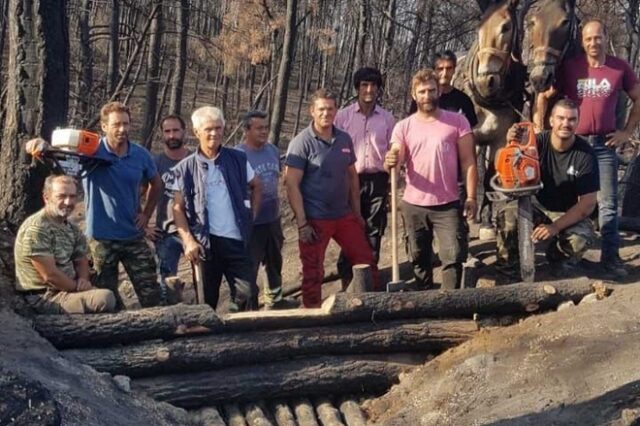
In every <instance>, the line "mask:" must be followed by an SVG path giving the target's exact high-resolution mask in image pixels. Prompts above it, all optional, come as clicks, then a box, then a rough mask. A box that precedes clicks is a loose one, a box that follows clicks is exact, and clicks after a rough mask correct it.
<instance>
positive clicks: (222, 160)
mask: <svg viewBox="0 0 640 426" xmlns="http://www.w3.org/2000/svg"><path fill="white" fill-rule="evenodd" d="M191 121H192V124H193V132H194V134H195V136H196V137H197V138H198V141H199V146H198V149H197V151H196V152H195V153H193V154H192V155H189V156H188V157H186V158H185V159H184V160H182V161H181V162H180V163H178V164H177V165H176V167H175V169H174V175H175V176H174V178H175V179H174V186H173V188H172V189H173V190H174V191H175V193H174V196H175V198H174V205H173V214H174V220H175V225H176V228H177V229H178V234H179V235H180V238H181V239H182V242H183V243H184V253H185V257H186V258H187V259H188V260H189V261H191V262H193V263H194V264H198V263H199V262H204V265H203V268H202V270H203V277H202V280H203V282H204V283H206V285H205V286H204V298H205V302H206V303H207V304H209V305H210V306H211V307H212V308H213V309H216V307H217V305H218V297H219V290H220V283H221V281H222V276H223V275H224V276H225V278H226V279H227V282H228V283H229V289H230V292H231V300H230V303H229V310H230V311H236V310H251V309H255V308H256V307H257V287H256V283H255V276H254V274H253V267H252V262H251V256H250V254H249V237H250V232H251V226H252V221H253V218H255V216H256V214H257V213H258V206H260V198H261V195H262V188H261V185H260V181H259V179H258V178H257V177H256V176H255V173H254V171H253V169H252V167H251V165H250V164H249V162H248V161H247V156H246V154H245V153H244V152H241V151H238V150H235V149H231V148H226V147H224V146H222V138H223V135H224V126H225V122H224V116H223V114H222V111H221V110H220V109H218V108H215V107H211V106H204V107H201V108H198V109H197V110H195V111H194V112H193V114H192V115H191ZM249 190H250V191H249Z"/></svg>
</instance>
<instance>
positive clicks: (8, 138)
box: [0, 0, 69, 227]
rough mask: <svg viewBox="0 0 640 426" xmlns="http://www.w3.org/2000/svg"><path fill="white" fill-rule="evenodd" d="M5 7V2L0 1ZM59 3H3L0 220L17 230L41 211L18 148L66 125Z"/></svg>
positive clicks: (38, 184)
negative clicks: (5, 18) (5, 9)
mask: <svg viewBox="0 0 640 426" xmlns="http://www.w3.org/2000/svg"><path fill="white" fill-rule="evenodd" d="M5 1H6V0H5ZM65 3H66V2H65V1H64V0H47V1H44V0H32V1H21V0H10V1H9V13H8V19H9V34H8V36H9V55H8V57H9V64H8V69H7V86H6V90H7V94H6V101H5V104H4V108H3V109H4V112H5V120H4V126H3V127H4V129H3V134H2V142H1V145H0V162H1V163H2V167H0V219H3V220H6V221H8V222H9V223H10V224H12V225H13V226H15V227H17V225H18V224H19V223H21V222H22V221H23V220H24V219H25V217H26V216H27V215H28V214H30V213H32V212H34V211H35V210H37V209H38V208H39V207H40V206H41V205H42V197H41V193H40V190H41V188H42V183H43V178H44V174H43V171H42V170H41V169H35V168H31V167H30V166H29V162H30V160H29V159H28V158H27V156H26V153H25V150H24V145H23V143H24V142H25V141H26V140H27V139H28V138H30V137H34V136H42V137H44V138H49V137H50V136H51V132H52V131H53V129H54V128H55V127H56V126H60V125H63V124H64V123H65V122H66V120H67V109H68V106H69V39H68V34H67V21H66V17H65V10H66V9H65Z"/></svg>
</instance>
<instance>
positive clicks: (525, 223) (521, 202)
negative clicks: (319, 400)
mask: <svg viewBox="0 0 640 426" xmlns="http://www.w3.org/2000/svg"><path fill="white" fill-rule="evenodd" d="M532 233H533V206H532V204H531V197H530V196H529V197H519V198H518V252H519V254H520V275H521V276H522V281H524V282H527V283H532V282H533V280H534V278H535V275H536V263H535V261H536V255H535V246H534V244H533V240H532V239H531V234H532Z"/></svg>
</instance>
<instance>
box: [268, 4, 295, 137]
mask: <svg viewBox="0 0 640 426" xmlns="http://www.w3.org/2000/svg"><path fill="white" fill-rule="evenodd" d="M297 7H298V1H297V0H287V15H286V24H285V29H284V41H283V44H282V55H281V58H280V69H279V70H278V78H277V80H276V90H275V93H274V102H273V109H272V113H271V123H270V124H271V125H270V128H271V130H270V131H269V140H270V141H271V142H272V143H273V144H274V145H276V146H277V145H278V143H279V142H280V131H281V130H282V122H283V121H284V116H285V112H286V110H287V94H288V89H287V86H288V84H289V78H290V77H291V68H292V64H293V59H294V58H293V55H294V48H295V39H296V16H297Z"/></svg>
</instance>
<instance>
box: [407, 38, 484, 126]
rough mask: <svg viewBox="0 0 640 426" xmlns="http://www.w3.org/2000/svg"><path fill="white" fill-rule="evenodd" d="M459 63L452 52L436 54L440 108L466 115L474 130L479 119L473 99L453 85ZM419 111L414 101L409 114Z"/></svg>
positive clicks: (435, 65) (435, 66)
mask: <svg viewBox="0 0 640 426" xmlns="http://www.w3.org/2000/svg"><path fill="white" fill-rule="evenodd" d="M457 61H458V58H456V55H455V53H453V52H452V51H451V50H445V51H444V52H439V53H437V54H436V61H435V64H434V66H433V70H434V71H435V72H436V74H437V76H438V86H439V88H440V98H439V99H438V106H439V107H440V108H441V109H444V110H447V111H453V112H457V113H460V114H462V115H464V116H465V117H466V118H467V120H469V124H470V125H471V127H472V128H473V127H475V125H476V124H478V117H476V110H475V107H474V106H473V102H471V98H470V97H469V96H467V95H466V94H465V93H464V92H462V91H461V90H458V89H456V88H455V87H453V86H452V85H451V80H453V74H454V73H455V72H456V64H457ZM417 110H418V107H417V105H416V102H415V101H412V102H411V107H410V108H409V114H413V113H414V112H416V111H417Z"/></svg>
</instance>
